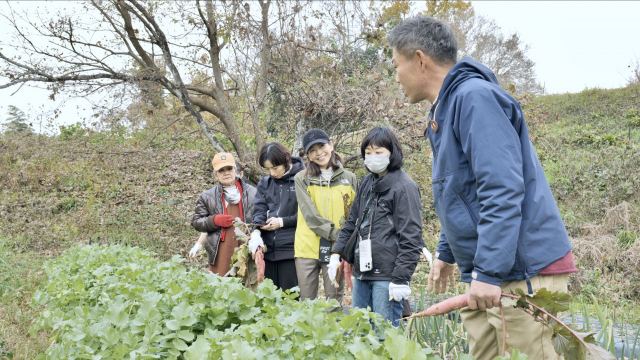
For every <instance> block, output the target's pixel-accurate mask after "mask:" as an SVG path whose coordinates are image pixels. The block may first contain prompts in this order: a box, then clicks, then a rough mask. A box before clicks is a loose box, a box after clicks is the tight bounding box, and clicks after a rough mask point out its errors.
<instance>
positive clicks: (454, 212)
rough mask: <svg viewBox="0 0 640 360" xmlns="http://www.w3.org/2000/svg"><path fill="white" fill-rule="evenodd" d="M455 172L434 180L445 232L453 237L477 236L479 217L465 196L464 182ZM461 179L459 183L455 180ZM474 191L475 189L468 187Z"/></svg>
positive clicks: (438, 207) (435, 197)
mask: <svg viewBox="0 0 640 360" xmlns="http://www.w3.org/2000/svg"><path fill="white" fill-rule="evenodd" d="M460 180H462V179H460V178H456V177H455V175H454V174H452V175H449V176H447V177H445V178H442V179H439V180H437V181H436V180H434V182H433V189H434V201H435V204H436V213H437V214H438V217H439V218H440V221H441V223H442V227H443V229H444V231H445V234H446V235H447V236H449V237H452V238H476V237H477V236H478V231H477V225H478V218H477V216H476V215H475V212H474V210H473V207H472V204H471V203H470V202H469V201H468V200H467V199H466V198H465V196H464V193H466V192H467V191H462V192H460V191H459V190H464V189H463V188H464V185H463V184H464V182H462V181H460ZM456 181H459V182H460V183H459V184H456V183H454V182H456ZM466 190H469V191H472V190H473V189H466Z"/></svg>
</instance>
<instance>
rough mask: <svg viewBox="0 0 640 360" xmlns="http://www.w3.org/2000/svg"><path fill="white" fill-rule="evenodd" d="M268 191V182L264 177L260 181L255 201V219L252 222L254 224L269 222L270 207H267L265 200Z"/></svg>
mask: <svg viewBox="0 0 640 360" xmlns="http://www.w3.org/2000/svg"><path fill="white" fill-rule="evenodd" d="M266 191H267V181H266V179H265V178H264V177H263V178H262V179H260V182H259V183H258V188H257V190H256V197H255V199H254V201H253V218H252V222H253V223H254V224H264V223H265V222H266V221H267V210H269V207H268V205H267V200H266V198H265V193H266Z"/></svg>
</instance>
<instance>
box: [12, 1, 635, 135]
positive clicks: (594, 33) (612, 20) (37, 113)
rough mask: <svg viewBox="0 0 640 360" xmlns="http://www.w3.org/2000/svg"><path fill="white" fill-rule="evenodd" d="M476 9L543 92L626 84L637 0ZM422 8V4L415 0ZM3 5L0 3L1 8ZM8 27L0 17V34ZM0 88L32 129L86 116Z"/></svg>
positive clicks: (86, 108) (477, 4)
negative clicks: (510, 40)
mask: <svg viewBox="0 0 640 360" xmlns="http://www.w3.org/2000/svg"><path fill="white" fill-rule="evenodd" d="M472 4H473V7H474V9H475V10H476V13H477V14H479V15H482V16H485V17H488V18H490V19H493V20H494V21H495V22H496V24H497V25H498V26H500V27H501V28H502V31H503V33H504V34H511V33H513V32H517V33H518V34H519V35H520V38H521V40H522V41H523V43H525V44H527V45H528V46H529V51H528V55H529V57H530V58H531V59H532V60H533V61H534V62H535V64H536V73H537V78H538V80H539V81H540V82H541V83H542V84H544V86H545V88H546V91H547V93H564V92H579V91H581V90H583V89H585V88H594V87H597V88H616V87H622V86H624V85H626V83H627V81H628V79H629V77H630V76H631V71H632V66H633V65H634V64H635V62H636V61H640V40H638V38H640V1H618V2H614V1H473V2H472ZM74 5H75V6H77V3H76V4H74V3H69V2H66V3H65V2H62V1H58V2H54V3H53V4H52V3H48V4H44V3H41V2H40V3H36V2H27V3H22V4H17V3H15V2H12V6H13V7H14V8H16V7H22V6H29V7H38V8H40V9H41V10H42V9H43V8H44V9H45V11H46V10H47V9H48V8H47V7H50V8H51V9H60V8H62V7H67V6H69V7H71V8H73V7H75V6H74ZM418 7H420V8H422V7H423V6H422V5H418ZM6 9H7V5H6V3H5V2H1V3H0V12H2V13H6V12H5V11H6ZM8 31H9V29H8V27H7V25H6V22H5V21H4V20H0V34H6V33H7V32H8ZM15 90H16V88H12V89H9V90H7V89H2V90H0V123H2V122H4V121H3V120H4V119H5V118H6V114H7V106H8V105H15V106H18V107H19V108H20V109H22V110H23V111H25V113H27V115H28V116H29V117H30V119H31V120H32V121H33V123H34V127H35V129H36V131H43V130H45V129H42V128H39V126H40V127H41V126H44V125H46V123H47V121H46V120H47V119H48V118H50V117H51V115H52V113H53V109H54V108H55V107H60V108H61V109H62V113H61V116H60V118H59V119H58V121H57V123H58V124H70V123H74V122H77V121H79V120H81V119H80V118H90V115H91V112H90V104H89V103H88V102H86V101H84V100H69V101H67V102H66V103H63V102H61V101H59V100H58V101H57V102H51V101H50V100H48V99H47V96H48V92H47V91H43V90H36V89H32V88H29V87H28V86H25V87H23V88H22V89H21V90H20V91H19V92H18V93H17V94H15V95H13V96H11V94H12V92H13V91H15Z"/></svg>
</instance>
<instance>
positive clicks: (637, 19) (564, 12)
mask: <svg viewBox="0 0 640 360" xmlns="http://www.w3.org/2000/svg"><path fill="white" fill-rule="evenodd" d="M472 5H473V8H474V9H475V11H476V14H478V15H482V16H485V17H487V18H490V19H493V20H494V21H495V22H496V24H497V25H498V26H500V27H501V28H502V30H503V33H505V34H512V33H514V32H515V33H518V35H519V36H520V39H521V40H522V42H523V43H525V44H527V45H528V46H529V51H528V52H527V54H528V55H529V58H530V59H532V60H533V61H534V62H535V64H536V74H537V78H538V81H540V82H541V83H542V84H544V85H545V88H546V92H547V93H549V94H555V93H566V92H570V93H575V92H580V91H582V90H584V89H585V88H617V87H622V86H625V85H626V84H627V82H628V79H629V78H630V76H631V71H632V68H633V65H635V63H636V61H640V40H638V38H640V1H472ZM630 66H631V67H630Z"/></svg>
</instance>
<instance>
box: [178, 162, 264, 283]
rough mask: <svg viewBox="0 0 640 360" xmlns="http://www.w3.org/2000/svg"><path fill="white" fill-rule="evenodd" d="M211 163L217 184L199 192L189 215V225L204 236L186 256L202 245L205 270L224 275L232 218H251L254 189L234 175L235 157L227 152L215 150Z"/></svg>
mask: <svg viewBox="0 0 640 360" xmlns="http://www.w3.org/2000/svg"><path fill="white" fill-rule="evenodd" d="M211 165H212V166H213V175H214V177H215V179H216V181H217V184H216V185H215V186H214V187H212V188H211V189H209V190H206V191H205V192H203V193H202V194H200V197H199V198H198V202H197V203H196V210H195V213H194V214H193V217H192V218H191V226H193V227H194V228H195V229H196V230H198V231H200V232H202V233H206V236H200V238H199V239H198V241H197V242H196V244H195V245H194V246H193V248H192V249H191V251H190V252H189V256H191V257H194V256H195V255H196V254H197V253H198V251H199V250H200V249H202V247H204V248H205V250H206V251H207V255H208V258H209V271H210V272H212V273H214V274H218V275H220V276H224V275H225V274H226V273H227V272H228V271H229V268H230V267H231V256H232V255H233V251H234V249H235V248H236V247H237V246H238V241H237V240H236V236H235V233H234V228H233V220H234V219H235V218H237V217H238V218H240V219H241V220H242V221H246V220H245V219H251V214H252V212H253V199H254V197H255V194H256V189H255V188H254V187H253V186H251V185H249V184H247V183H245V182H244V181H243V180H242V179H241V178H240V177H239V176H238V172H237V170H238V169H237V166H236V161H235V160H234V158H233V155H231V154H230V153H217V154H216V155H215V156H214V157H213V160H212V161H211Z"/></svg>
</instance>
